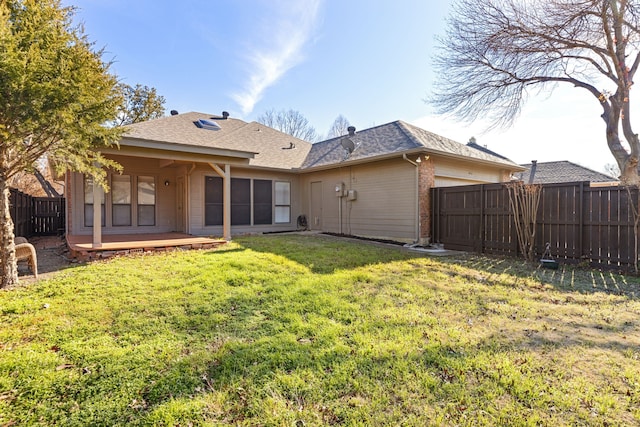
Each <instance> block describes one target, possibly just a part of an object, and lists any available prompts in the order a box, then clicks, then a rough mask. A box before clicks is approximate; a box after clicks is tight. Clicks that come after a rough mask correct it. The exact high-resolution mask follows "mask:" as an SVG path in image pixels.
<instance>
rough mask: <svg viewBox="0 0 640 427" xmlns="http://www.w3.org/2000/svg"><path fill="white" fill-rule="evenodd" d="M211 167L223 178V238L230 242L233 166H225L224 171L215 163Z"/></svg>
mask: <svg viewBox="0 0 640 427" xmlns="http://www.w3.org/2000/svg"><path fill="white" fill-rule="evenodd" d="M209 166H211V169H213V170H214V171H216V173H217V174H218V175H220V177H221V178H222V234H223V236H222V237H223V238H224V240H226V241H227V242H229V241H231V165H229V164H225V165H224V170H222V169H221V168H220V166H218V165H216V164H215V163H209Z"/></svg>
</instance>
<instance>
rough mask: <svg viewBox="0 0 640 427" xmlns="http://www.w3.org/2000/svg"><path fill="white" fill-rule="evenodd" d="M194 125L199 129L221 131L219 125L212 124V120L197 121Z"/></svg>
mask: <svg viewBox="0 0 640 427" xmlns="http://www.w3.org/2000/svg"><path fill="white" fill-rule="evenodd" d="M195 124H196V126H198V127H199V128H202V129H207V130H220V129H222V128H221V127H220V125H219V124H217V123H216V122H214V121H213V120H207V119H198V121H197V122H195Z"/></svg>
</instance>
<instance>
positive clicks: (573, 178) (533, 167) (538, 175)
mask: <svg viewBox="0 0 640 427" xmlns="http://www.w3.org/2000/svg"><path fill="white" fill-rule="evenodd" d="M520 166H522V167H524V168H526V170H524V171H522V172H518V173H516V174H515V175H514V177H515V178H516V179H518V180H521V181H523V182H525V183H528V182H530V180H531V175H532V174H533V180H532V181H533V182H532V183H533V184H560V183H563V182H579V181H585V182H586V181H588V182H589V183H590V184H591V186H592V187H595V186H610V185H619V184H620V180H618V179H617V178H613V177H611V176H609V175H606V174H604V173H602V172H598V171H595V170H593V169H589V168H587V167H584V166H581V165H578V164H576V163H573V162H569V161H566V160H562V161H556V162H537V161H533V162H531V163H527V164H523V165H520Z"/></svg>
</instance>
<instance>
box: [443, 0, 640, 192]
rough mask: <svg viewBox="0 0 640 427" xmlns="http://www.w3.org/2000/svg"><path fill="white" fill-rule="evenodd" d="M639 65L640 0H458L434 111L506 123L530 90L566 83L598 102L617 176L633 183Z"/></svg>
mask: <svg viewBox="0 0 640 427" xmlns="http://www.w3.org/2000/svg"><path fill="white" fill-rule="evenodd" d="M639 67H640V1H638V0H457V1H455V2H454V3H453V7H452V14H451V16H450V18H449V20H448V26H447V33H446V35H445V36H444V37H441V38H440V50H439V53H438V54H437V56H436V58H435V68H436V74H437V75H438V76H439V80H438V81H437V83H436V88H437V91H436V93H435V94H434V96H433V97H432V101H433V103H434V105H435V106H436V107H437V109H438V111H439V112H441V113H453V114H454V115H456V116H457V117H459V118H462V119H467V120H470V121H472V120H475V119H477V118H483V119H484V118H486V119H489V120H492V122H493V124H494V125H511V124H512V123H513V121H514V120H515V119H516V118H517V117H518V115H519V113H520V111H521V108H522V106H523V105H524V103H525V102H526V100H527V98H528V97H529V96H530V95H532V94H537V93H542V94H548V93H550V92H551V91H552V90H553V89H554V87H555V86H556V85H565V86H566V85H571V86H572V87H575V88H577V89H578V90H579V91H581V92H582V93H583V94H585V95H586V96H585V98H584V99H585V100H587V102H592V103H593V104H594V105H597V106H598V108H599V113H600V117H601V118H602V120H603V121H604V126H603V134H602V136H603V140H604V141H606V143H607V145H608V147H609V150H610V151H611V153H612V154H613V157H614V158H615V159H616V163H617V165H618V167H619V169H620V172H621V176H620V179H621V181H622V182H623V183H625V184H631V185H638V184H640V176H639V173H638V165H639V164H640V139H639V138H638V134H637V133H636V132H635V131H634V129H633V123H634V121H633V117H632V111H631V108H630V100H631V98H632V96H633V93H634V91H633V87H635V86H634V78H635V74H636V72H637V71H638V68H639ZM569 108H570V105H569ZM604 141H603V142H604Z"/></svg>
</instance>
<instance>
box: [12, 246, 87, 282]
mask: <svg viewBox="0 0 640 427" xmlns="http://www.w3.org/2000/svg"><path fill="white" fill-rule="evenodd" d="M29 243H31V244H32V245H33V246H34V247H35V248H36V253H37V256H38V278H39V279H45V278H47V277H50V276H52V275H53V274H55V273H57V272H58V271H61V270H64V269H65V268H68V267H69V266H71V265H77V264H74V263H72V262H71V260H70V258H69V250H68V248H67V243H66V241H65V239H64V238H63V237H60V236H41V237H31V238H30V239H29ZM18 277H19V278H20V282H21V283H25V282H26V283H31V282H34V281H35V280H36V279H35V276H34V275H33V272H32V271H31V270H30V269H29V266H28V265H27V262H26V261H21V262H19V263H18Z"/></svg>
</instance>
